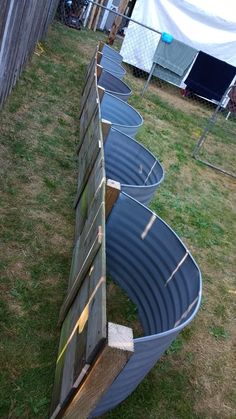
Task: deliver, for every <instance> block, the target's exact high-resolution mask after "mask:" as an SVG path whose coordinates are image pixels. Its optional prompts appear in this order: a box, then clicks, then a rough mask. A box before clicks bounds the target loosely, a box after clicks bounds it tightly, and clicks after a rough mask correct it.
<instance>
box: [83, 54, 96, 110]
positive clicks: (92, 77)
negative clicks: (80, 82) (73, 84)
mask: <svg viewBox="0 0 236 419" xmlns="http://www.w3.org/2000/svg"><path fill="white" fill-rule="evenodd" d="M96 77H97V74H96V72H95V59H94V65H93V67H92V68H91V71H90V73H89V74H88V78H87V81H86V83H85V86H84V90H83V94H82V98H81V102H80V116H81V114H82V112H83V109H84V106H85V104H86V101H87V99H88V95H89V92H90V89H91V88H92V85H93V88H94V89H96Z"/></svg>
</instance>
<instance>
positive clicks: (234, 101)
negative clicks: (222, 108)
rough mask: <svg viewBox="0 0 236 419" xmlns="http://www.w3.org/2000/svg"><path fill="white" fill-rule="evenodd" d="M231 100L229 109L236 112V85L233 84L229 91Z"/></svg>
mask: <svg viewBox="0 0 236 419" xmlns="http://www.w3.org/2000/svg"><path fill="white" fill-rule="evenodd" d="M229 98H230V100H229V102H228V105H227V109H228V110H229V112H232V113H234V114H236V86H233V87H232V89H231V90H230V92H229Z"/></svg>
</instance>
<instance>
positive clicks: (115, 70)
mask: <svg viewBox="0 0 236 419" xmlns="http://www.w3.org/2000/svg"><path fill="white" fill-rule="evenodd" d="M99 64H100V65H101V66H102V67H104V68H105V70H108V71H110V73H112V74H114V76H116V77H118V78H119V79H122V78H123V77H124V75H125V73H126V71H125V69H124V68H123V67H122V66H121V65H120V64H119V63H117V62H116V61H113V60H111V59H110V58H108V57H106V56H105V55H103V57H102V59H101V61H100V63H99Z"/></svg>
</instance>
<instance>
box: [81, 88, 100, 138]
mask: <svg viewBox="0 0 236 419" xmlns="http://www.w3.org/2000/svg"><path fill="white" fill-rule="evenodd" d="M97 107H98V91H97V87H96V84H95V83H93V84H92V85H91V88H90V91H89V94H88V97H87V100H86V102H85V105H84V108H83V110H82V113H81V116H80V141H81V142H83V139H84V136H85V133H86V130H87V128H88V126H89V124H90V121H91V119H92V116H93V115H94V112H95V110H96V108H97Z"/></svg>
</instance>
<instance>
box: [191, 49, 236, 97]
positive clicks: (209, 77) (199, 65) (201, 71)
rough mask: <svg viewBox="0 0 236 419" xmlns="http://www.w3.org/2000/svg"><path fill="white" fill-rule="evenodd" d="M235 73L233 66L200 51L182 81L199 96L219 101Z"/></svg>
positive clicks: (235, 69)
mask: <svg viewBox="0 0 236 419" xmlns="http://www.w3.org/2000/svg"><path fill="white" fill-rule="evenodd" d="M235 74H236V68H235V67H234V66H232V65H230V64H227V63H226V62H224V61H221V60H219V59H218V58H215V57H212V56H211V55H208V54H206V53H205V52H202V51H200V52H199V54H198V56H197V58H196V60H195V62H194V64H193V67H192V69H191V71H190V73H189V75H188V77H187V78H186V80H185V81H184V82H185V84H186V85H187V89H188V90H191V91H192V92H194V93H196V94H198V95H199V96H203V97H205V98H207V99H210V100H212V99H215V100H217V101H220V100H221V98H222V96H223V94H224V93H225V91H226V89H227V87H228V86H229V85H230V83H231V82H232V80H233V78H234V76H235Z"/></svg>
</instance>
